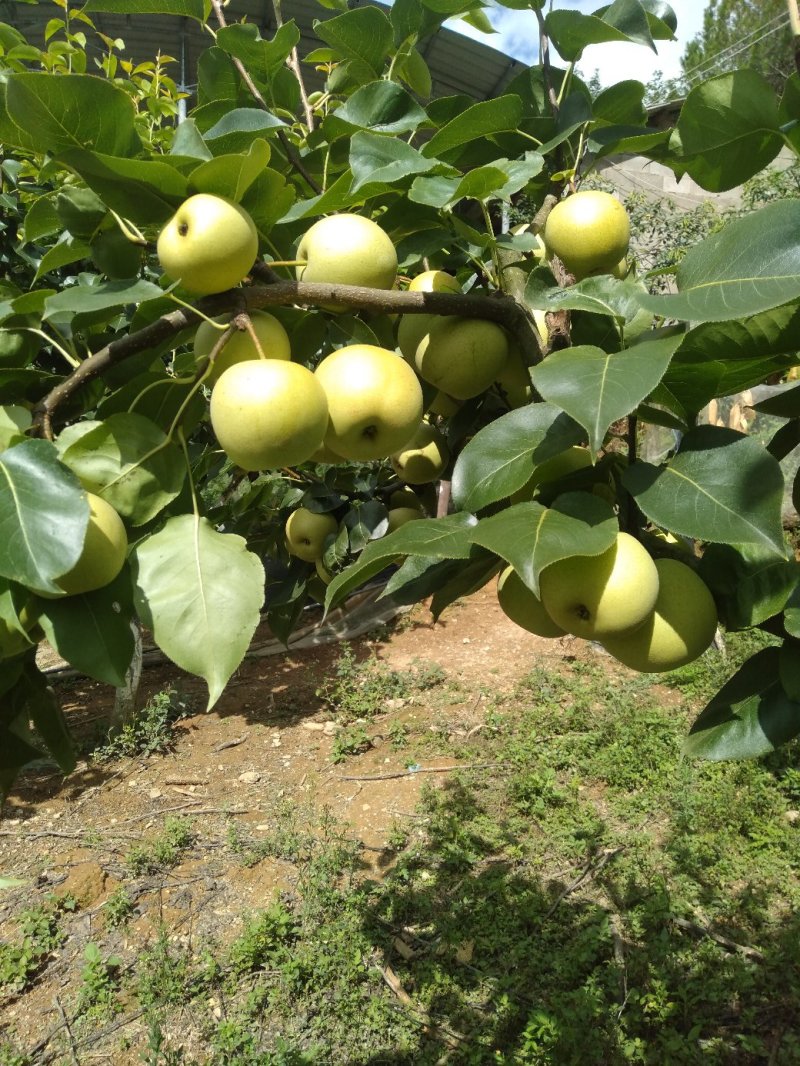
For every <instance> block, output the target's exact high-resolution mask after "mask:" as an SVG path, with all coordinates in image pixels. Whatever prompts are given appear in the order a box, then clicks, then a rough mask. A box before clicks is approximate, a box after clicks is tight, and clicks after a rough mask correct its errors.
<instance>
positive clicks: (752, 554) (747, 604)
mask: <svg viewBox="0 0 800 1066" xmlns="http://www.w3.org/2000/svg"><path fill="white" fill-rule="evenodd" d="M700 576H701V577H702V579H703V581H705V583H706V585H708V587H709V588H710V589H711V591H712V593H713V594H714V599H715V600H716V602H717V606H718V607H719V609H720V617H721V618H722V621H723V622H724V624H725V628H726V629H730V630H736V629H750V628H752V627H753V626H757V625H759V623H761V622H764V621H766V619H767V618H772V617H773V616H774V615H776V614H778V613H779V612H780V611H782V610H783V609H784V607H785V606H786V604H787V602H788V601H789V597H790V596H791V594H792V592H793V590H794V589H795V588H796V587H797V584H798V581H800V567H799V566H798V564H797V563H795V562H789V561H788V560H786V559H778V558H776V557H775V554H774V552H771V551H767V550H765V549H764V548H762V547H760V546H759V545H753V544H739V545H727V544H710V545H709V546H708V547H707V548H706V550H705V552H704V553H703V557H702V559H701V560H700Z"/></svg>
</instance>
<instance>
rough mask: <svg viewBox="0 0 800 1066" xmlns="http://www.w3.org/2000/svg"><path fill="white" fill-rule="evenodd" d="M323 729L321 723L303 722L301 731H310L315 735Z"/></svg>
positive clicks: (323, 726)
mask: <svg viewBox="0 0 800 1066" xmlns="http://www.w3.org/2000/svg"><path fill="white" fill-rule="evenodd" d="M324 728H325V725H324V723H322V722H303V729H311V730H313V731H314V732H315V733H321V732H322V731H323V729H324Z"/></svg>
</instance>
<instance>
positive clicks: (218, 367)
mask: <svg viewBox="0 0 800 1066" xmlns="http://www.w3.org/2000/svg"><path fill="white" fill-rule="evenodd" d="M249 314H250V323H251V325H252V327H253V332H254V333H255V335H256V337H258V343H259V344H260V345H261V352H259V350H258V348H257V347H256V345H255V342H254V341H253V338H252V337H251V335H250V331H249V330H247V329H237V330H236V331H235V332H234V333H233V334H232V335H231V336H230V337H229V338H228V340H227V341H226V342H225V346H224V348H222V349H221V351H220V352H219V353H218V354H217V355H216V357H215V359H214V365H213V366H212V367H211V370H210V371H209V374H208V377H207V378H206V379H205V381H206V384H208V385H213V384H214V383H215V382H216V381H218V380H219V377H220V375H221V374H222V373H223V371H225V370H227V369H228V367H230V366H233V364H234V363H246V362H247V361H248V360H250V359H261V358H262V354H261V353H263V358H264V359H291V358H292V351H291V347H290V344H289V334H288V333H287V332H286V330H285V329H284V328H283V326H282V325H281V323H280V322H279V321H278V320H277V318H276V317H275V316H274V315H271V314H269V313H268V312H267V311H250V312H249ZM232 317H233V316H232V315H223V316H221V317H220V318H217V319H215V321H216V322H218V323H219V324H221V325H227V323H228V322H230V320H231V318H232ZM221 336H222V333H221V331H220V330H219V329H217V328H216V327H215V326H213V325H212V324H211V323H210V322H201V323H200V325H199V326H198V327H197V332H196V333H195V335H194V357H195V361H196V362H197V363H198V365H199V364H200V363H201V362H202V361H203V360H204V359H207V358H208V357H209V355H211V352H212V351H213V350H214V345H215V344H217V342H218V341H219V339H220V337H221Z"/></svg>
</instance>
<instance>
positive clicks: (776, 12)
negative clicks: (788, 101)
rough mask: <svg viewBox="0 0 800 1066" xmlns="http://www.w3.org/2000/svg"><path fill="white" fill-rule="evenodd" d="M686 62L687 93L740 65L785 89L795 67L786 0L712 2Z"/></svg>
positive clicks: (715, 0) (682, 61)
mask: <svg viewBox="0 0 800 1066" xmlns="http://www.w3.org/2000/svg"><path fill="white" fill-rule="evenodd" d="M681 66H682V68H683V80H684V82H685V89H686V90H687V91H688V89H690V88H691V87H692V86H693V85H696V84H697V83H698V82H701V81H704V80H706V79H707V78H708V77H710V76H711V75H713V74H721V73H722V72H723V71H726V70H734V69H736V68H737V67H753V68H754V69H755V70H757V71H759V73H760V74H763V76H764V77H765V78H766V79H767V80H768V81H769V82H770V83H771V84H772V85H773V87H774V88H775V89H776V90H778V91H780V90H781V89H782V88H783V85H784V83H785V81H786V79H787V77H788V76H789V75H790V74H791V73H792V71H793V69H794V57H793V51H792V36H791V32H790V30H789V15H788V11H787V7H786V0H709V3H708V6H707V8H706V10H705V13H704V15H703V29H702V30H701V32H700V33H699V34H698V35H697V36H696V37H695V38H694V40H692V41H690V42H689V43H688V45H687V46H686V50H685V52H684V53H683V58H682V60H681Z"/></svg>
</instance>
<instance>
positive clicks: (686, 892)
mask: <svg viewBox="0 0 800 1066" xmlns="http://www.w3.org/2000/svg"><path fill="white" fill-rule="evenodd" d="M745 651H746V649H745V647H744V643H743V642H741V641H739V639H738V638H732V639H731V640H730V642H729V648H728V663H727V665H726V666H725V671H726V672H730V671H732V670H733V669H735V664H736V662H737V661H738V658H740V657H741V656H743V655H744V654H745ZM346 661H347V660H346ZM384 669H385V668H384V667H383V666H380V665H378V666H376V665H375V663H374V662H373V663H370V662H369V661H368V665H367V666H366V667H362V666H361V665H360V664H355V663H351V665H350V666H348V667H347V670H352V671H355V673H356V674H357V675H358V676H361V672H362V670H366V671H368V672H372V671H376V672H378V673H379V675H380V677H381V678H383V674H384ZM662 680H663V679H662ZM670 680H671V681H673V683H672V684H671V685H670V687H665V686H664V685H663V684H661V683H658V679H655V680H654V679H651V678H648V677H643V676H636V675H632V674H628V673H627V672H624V671H621V670H616V668H614V667H613V664H610V663H609V662H608V661H607V660H605V659H603V658H598V659H597V660H596V661H594V662H588V663H587V662H584V661H580V660H578V661H575V662H572V663H565V664H563V665H561V666H560V667H559V669H558V672H556V671H555V670H554V669H553V667H552V666H551V665H548V666H547V667H544V666H537V667H535V668H534V669H533V670H531V672H530V673H529V674H528V675H527V676H525V677H524V678H523V679H522V680H521V681H520V682H519V683H518V685H517V686H516V689H515V690H514V691H513V692H511V693H508V694H504V695H496V696H494V697H492V698H490V699H488V700H486V701H484V706H486V705H487V704H488V709H487V712H486V718H485V724H484V728H483V729H482V730H481V731H479V732H478V733H476V734H474V735H473V736H472V737H471V738H470V739H467V738H465V737H461V738H459V737H456V736H454V737H453V740H452V743H450V744H449V746H448V742H447V740H446V737H445V735H443V734H439V735H437V737H436V739H435V743H436V746H437V749H438V752H439V754H441V753H442V748H443V746H444V749H445V751H446V752H447V753H448V754H454V755H457V756H458V757H460V758H463V759H464V761H465V762H476V763H489V764H491V765H490V766H488V767H486V768H484V769H476V770H463V771H458V772H455V773H452V774H448V775H447V777H446V779H445V784H444V785H443V786H442V787H433V786H432V785H431V784H430V782H428V783H426V784H424V785H423V789H422V793H421V802H420V804H419V807H418V810H417V811H416V812H415V817H414V818H413V819H405V818H403V819H398V820H397V821H396V822H395V823H394V824H393V825H392V827H391V829H390V831H389V832H388V833H387V849H388V850H387V852H386V853H385V855H384V856H382V858H383V859H385V860H386V862H387V863H388V868H387V871H386V873H385V875H384V876H383V877H382V878H380V879H377V878H375V877H373V876H371V875H370V876H368V875H367V874H366V872H365V863H364V856H363V853H362V852H361V850H360V848H359V845H358V844H356V843H354V842H353V841H352V839H351V834H352V830H351V827H350V826H348V825H340V824H338V823H337V822H336V821H335V819H333V818H332V817H331V816H330V815H329V814H327V813H323V815H322V816H321V817H319V816H318V817H317V818H316V819H314V818H312V817H311V815H310V812H309V811H307V810H304V809H302V808H300V807H298V806H297V803H296V802H289V801H288V800H287V799H285V798H284V799H283V800H282V801H280V802H278V803H277V804H276V807H275V811H274V812H273V815H274V816H273V817H272V818H271V829H270V831H269V832H268V833H267V834H266V835H263V834H262V833H260V834H259V835H258V837H257V838H254V837H253V836H251V835H250V833H249V831H248V830H247V828H246V826H243V825H240V824H239V823H238V822H237V823H234V822H233V821H232V822H231V823H230V825H229V828H228V830H227V837H226V838H225V839H224V840H222V841H218V842H217V846H218V847H221V848H222V849H227V851H228V853H229V854H232V855H233V856H234V857H235V858H236V859H237V860H238V861H239V862H240V863H242V864H244V865H250V866H252V865H255V864H257V863H259V862H262V861H264V860H267V859H269V860H273V861H278V862H280V863H281V864H282V869H283V871H284V873H286V883H289V884H291V886H292V887H291V889H284V890H283V891H282V892H280V893H276V894H275V895H274V896H272V897H270V898H264V899H263V900H260V901H258V904H257V906H254V907H253V909H252V910H250V911H249V912H247V913H244V914H241V915H239V916H238V917H237V924H236V926H235V928H234V929H232V930H228V928H227V924H226V926H225V929H224V933H225V935H224V938H223V939H222V940H221V941H220V942H219V943H214V942H212V941H211V940H209V939H208V938H205V939H204V940H203V941H202V943H194V944H193V943H192V942H190V941H189V940H185V939H183V938H177V937H175V936H174V935H173V934H172V930H170V929H168V928H167V927H164V928H162V929H161V931H160V932H159V933H158V935H157V936H156V937H155V938H154V939H153V940H152V941H151V942H150V944H149V945H148V946H147V947H146V948H145V950H144V951H142V952H141V953H140V954H139V955H138V957H137V959H136V962H135V964H134V966H133V967H132V969H131V972H130V973H124V974H118V973H117V971H116V970H115V968H114V967H113V966H112V958H111V955H112V946H113V945H108V946H107V945H105V944H102V943H101V942H100V940H99V936H100V932H102V930H101V931H97V930H95V939H96V940H97V941H98V943H97V947H96V955H95V956H93V961H92V960H90V959H88V958H87V960H86V963H87V968H86V969H84V975H83V981H82V987H86V986H88V988H89V991H84V992H83V993H79V996H80V995H81V994H82V995H83V996H84V999H83V1002H85V1003H88V1007H87V1009H86V1011H85V1018H82V1020H81V1025H82V1026H84V1025H89V1024H90V1022H91V1020H92V1012H93V1011H94V1012H95V1013H96V1014H97V1016H98V1019H99V1017H100V1016H101V1015H102V1014H103V1012H104V1011H105V1016H106V1017H108V1016H109V1014H110V1013H113V1010H114V1009H115V1004H117V1003H118V1002H120V1001H122V1002H124V1003H125V1009H126V1010H128V1009H131V1010H133V1009H139V1010H143V1011H145V1017H146V1019H147V1026H146V1032H147V1035H146V1036H145V1037H144V1038H143V1040H144V1042H145V1043H146V1046H144V1045H143V1042H142V1040H141V1039H140V1043H139V1044H137V1045H135V1047H136V1049H137V1050H136V1052H135V1053H136V1054H138V1055H139V1057H140V1059H141V1061H143V1062H146V1063H151V1064H152V1066H156V1064H157V1066H200V1062H202V1063H204V1064H206V1063H208V1064H210V1066H293V1064H294V1066H323V1064H324V1066H327V1064H329V1063H343V1064H344V1063H347V1064H348V1066H378V1064H381V1063H386V1064H393V1066H404V1064H408V1066H436V1064H438V1063H440V1062H446V1063H454V1064H463V1066H625V1064H628V1063H632V1064H641V1066H663V1064H670V1066H672V1064H675V1066H683V1064H686V1066H694V1064H698V1066H706V1064H711V1066H727V1064H736V1066H741V1064H744V1066H750V1064H753V1066H755V1064H759V1063H765V1064H774V1066H794V1064H795V1063H797V1062H798V1061H800V1036H798V1035H797V1034H798V1031H800V1026H798V1018H800V918H798V915H799V914H800V853H799V852H798V847H797V842H798V836H797V834H798V832H799V831H800V829H798V826H797V825H796V824H795V822H794V821H793V819H792V818H787V812H788V811H791V810H795V809H796V808H797V807H798V806H800V768H799V767H800V761H799V760H798V745H797V744H794V745H789V746H787V747H785V748H783V749H781V750H780V751H779V752H776V753H775V754H774V755H772V756H770V757H769V758H766V759H761V760H756V761H750V762H741V763H703V762H695V761H690V760H689V759H687V758H685V757H683V756H682V755H681V741H682V738H683V737H684V736H685V734H686V730H687V728H688V725H689V724H690V723H691V721H692V720H693V718H694V717H695V716H696V714H697V711H698V710H699V707H700V705H701V702H702V698H703V696H702V694H703V693H706V692H708V691H711V690H712V689H713V687H715V686H716V685H718V684H719V680H720V663H719V660H718V659H717V658H715V657H714V656H713V655H709V656H707V657H706V658H705V659H704V660H703V661H702V662H701V663H700V664H698V665H695V666H694V667H693V668H692V670H691V672H690V673H688V674H687V675H686V680H685V684H686V687H687V690H688V692H689V693H690V695H691V700H689V699H687V698H686V696H685V692H684V689H683V688H682V687H681V686H680V685H678V684H677V683H674V679H670ZM384 681H385V678H384V680H382V681H381V683H380V684H381V686H383V685H384ZM371 683H372V682H371ZM375 684H376V685H377V682H376V683H375ZM391 685H392V686H393V685H394V682H393V681H392V682H391ZM442 685H443V686H446V685H447V678H446V677H445V678H443V679H442ZM378 687H380V686H378ZM412 687H413V686H411V685H410V684H409V682H408V680H407V679H406V681H405V684H404V687H403V688H402V689H401V690H395V689H394V688H392V689H391V691H402V693H403V695H402V697H400V698H404V699H405V698H408V696H409V691H410V689H411V688H412ZM372 691H373V692H374V691H375V690H372ZM380 691H381V692H383V693H384V695H385V691H386V690H385V688H383V687H380ZM364 698H365V697H364V696H363V692H362V695H361V696H359V700H360V701H361V702H360V703H359V706H360V707H362V709H363V706H364V702H363V701H364ZM381 698H383V696H382V697H381ZM369 699H370V701H372V703H373V704H374V705H375V706H377V703H378V700H377V697H376V698H375V699H373V696H372V695H370V697H369ZM352 712H353V707H352V705H351V709H350V711H349V712H348V713H352ZM398 741H399V742H401V743H402V744H403V748H404V756H405V754H406V752H407V753H408V755H409V757H421V756H420V751H425V748H424V744H425V743H426V741H425V740H424V738H419V737H416V736H409V735H407V734H406V732H405V731H404V732H403V734H402V736H399V735H398ZM345 754H346V753H345ZM173 822H174V823H176V824H174V825H171V826H169V827H168V826H167V825H166V824H165V828H164V831H163V832H162V833H161V834H159V836H157V837H155V838H154V839H153V840H151V841H150V842H148V843H147V844H145V845H142V847H143V848H144V849H145V850H146V855H147V856H148V857H149V858H148V862H152V863H154V864H156V865H159V864H160V865H161V867H164V866H165V865H166V866H168V865H169V863H170V862H172V861H174V859H175V857H176V856H180V855H181V854H182V853H183V852H184V851H185V849H186V847H188V846H190V844H191V840H192V838H191V836H190V835H187V829H186V826H185V825H183V823H181V822H180V820H178V819H173ZM197 828H198V830H199V827H197ZM203 843H204V840H203V839H202V838H201V839H199V840H198V841H197V846H196V849H195V850H198V849H199V848H201V847H202V846H203ZM130 864H131V863H130V855H129V859H128V865H129V866H130ZM118 897H119V898H116V899H115V898H114V897H112V899H114V900H115V901H114V902H113V903H112V902H111V901H109V903H108V904H107V909H108V912H109V921H108V926H109V927H110V928H112V933H110V934H109V935H114V934H113V927H114V926H115V924H116V925H120V924H122V923H123V922H124V921H125V919H126V918H127V916H128V915H129V914H130V910H131V905H130V900H129V899H128V898H127V897H126V899H127V902H126V899H123V898H122V896H121V895H119V893H118ZM113 915H116V916H118V917H116V918H114V919H113V920H112V917H111V916H113ZM43 921H44V919H43V918H40V919H38V920H37V922H36V923H34V925H33V926H31V929H38V930H39V932H38V933H35V935H33V940H34V941H35V942H36V943H39V944H42V945H46V944H52V943H54V941H53V939H52V938H53V937H56V936H57V933H56V932H55V930H54V929H53V927H52V926H51V925H46V924H45V925H42V924H41V923H42V922H43ZM48 930H50V931H49V932H48ZM29 933H30V930H29ZM116 935H117V936H119V935H120V933H117V934H116ZM125 935H128V934H127V933H126V934H125ZM23 939H24V938H23ZM87 969H88V970H90V971H91V972H89V973H88V975H87ZM78 1002H79V1004H80V1002H81V1000H80V998H79V1000H78ZM211 1005H214V1010H213V1011H212V1009H211ZM97 1024H98V1025H99V1024H101V1023H100V1021H99V1020H97ZM189 1031H191V1032H192V1033H193V1034H194V1038H195V1044H196V1045H197V1044H199V1045H201V1046H202V1047H203V1048H204V1049H205V1051H204V1054H203V1056H202V1057H201V1058H200V1059H195V1058H193V1057H192V1054H190V1053H189V1051H186V1050H184V1048H183V1047H182V1046H181V1045H180V1041H179V1040H178V1041H177V1042H176V1040H175V1034H176V1033H185V1032H189ZM167 1032H171V1033H172V1034H173V1038H172V1040H171V1041H167V1038H166V1035H165V1034H166V1033H167ZM3 1053H4V1054H6V1056H7V1064H8V1066H24V1064H25V1060H24V1058H20V1059H19V1061H17V1059H15V1058H14V1057H13V1056H15V1055H19V1054H21V1052H18V1051H17V1050H16V1048H14V1047H13V1046H12V1045H10V1044H9V1045H8V1051H7V1052H3ZM0 1064H3V1066H6V1063H5V1062H4V1060H3V1059H2V1058H0Z"/></svg>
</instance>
